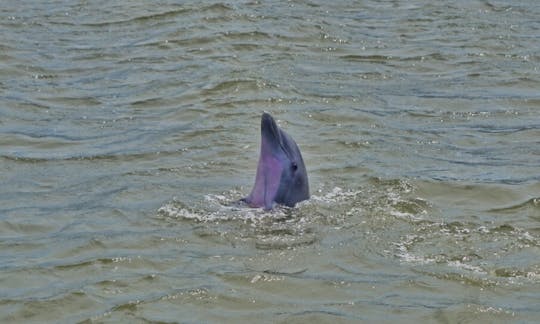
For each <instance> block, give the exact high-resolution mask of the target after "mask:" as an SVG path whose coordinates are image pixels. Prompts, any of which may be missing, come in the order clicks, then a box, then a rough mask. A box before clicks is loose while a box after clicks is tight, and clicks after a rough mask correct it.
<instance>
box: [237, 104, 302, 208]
mask: <svg viewBox="0 0 540 324" xmlns="http://www.w3.org/2000/svg"><path fill="white" fill-rule="evenodd" d="M307 199H309V184H308V177H307V172H306V167H305V165H304V160H303V159H302V154H301V153H300V149H299V148H298V145H296V142H295V141H294V140H293V139H292V137H291V136H289V134H287V133H285V131H283V130H282V129H281V128H279V127H278V125H277V124H276V121H275V120H274V118H272V116H271V115H270V114H269V113H267V112H264V113H263V114H262V117H261V152H260V156H259V164H258V166H257V176H256V177H255V185H254V186H253V190H251V193H250V194H249V196H247V197H246V198H244V199H242V200H243V201H245V202H246V203H247V204H248V205H249V206H250V207H263V208H264V209H266V210H270V209H272V208H273V207H274V206H275V204H282V205H285V206H289V207H294V206H295V205H296V203H297V202H300V201H303V200H307Z"/></svg>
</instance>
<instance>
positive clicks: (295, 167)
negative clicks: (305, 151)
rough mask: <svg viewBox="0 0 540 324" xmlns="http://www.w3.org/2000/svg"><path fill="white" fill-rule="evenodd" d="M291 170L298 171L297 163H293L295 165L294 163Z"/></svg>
mask: <svg viewBox="0 0 540 324" xmlns="http://www.w3.org/2000/svg"><path fill="white" fill-rule="evenodd" d="M291 169H292V170H293V171H296V169H298V165H297V164H296V162H293V163H292V165H291Z"/></svg>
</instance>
